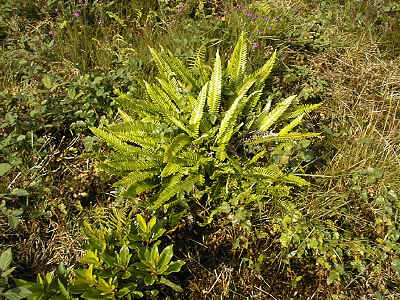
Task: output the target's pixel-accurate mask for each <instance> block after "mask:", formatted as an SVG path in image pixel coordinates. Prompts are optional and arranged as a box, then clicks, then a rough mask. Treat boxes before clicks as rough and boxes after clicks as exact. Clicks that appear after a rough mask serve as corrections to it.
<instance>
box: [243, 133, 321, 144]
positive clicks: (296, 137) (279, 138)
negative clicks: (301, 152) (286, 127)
mask: <svg viewBox="0 0 400 300" xmlns="http://www.w3.org/2000/svg"><path fill="white" fill-rule="evenodd" d="M319 135H320V133H301V132H291V133H288V134H286V135H281V136H278V135H277V134H276V135H270V136H266V137H260V138H257V139H255V140H251V141H248V142H246V144H247V145H255V144H263V143H270V142H285V141H295V140H303V139H307V138H311V137H315V136H319Z"/></svg>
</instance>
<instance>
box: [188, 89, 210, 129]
mask: <svg viewBox="0 0 400 300" xmlns="http://www.w3.org/2000/svg"><path fill="white" fill-rule="evenodd" d="M207 91H208V83H206V84H205V85H204V86H203V88H202V89H201V92H200V94H199V96H198V98H197V103H196V104H195V106H194V109H193V112H192V115H191V117H190V121H189V124H190V125H193V128H194V131H195V133H196V136H198V134H199V127H200V121H201V118H202V117H203V109H204V105H205V103H206V100H207Z"/></svg>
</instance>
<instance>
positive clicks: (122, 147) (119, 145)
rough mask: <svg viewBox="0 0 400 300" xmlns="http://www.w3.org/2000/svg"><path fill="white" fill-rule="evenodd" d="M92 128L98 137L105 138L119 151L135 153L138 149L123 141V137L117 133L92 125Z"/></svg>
mask: <svg viewBox="0 0 400 300" xmlns="http://www.w3.org/2000/svg"><path fill="white" fill-rule="evenodd" d="M90 130H91V131H92V132H93V133H94V134H95V135H97V136H98V137H100V138H102V139H103V140H105V141H106V142H107V143H108V144H109V145H110V146H111V147H113V148H114V149H115V150H117V151H119V152H124V153H135V151H136V150H137V149H138V148H137V147H135V146H131V145H128V144H127V143H124V142H123V141H121V139H119V138H118V137H116V136H115V135H113V134H111V133H109V132H107V131H105V130H102V129H99V128H95V127H90Z"/></svg>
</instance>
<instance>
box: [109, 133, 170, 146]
mask: <svg viewBox="0 0 400 300" xmlns="http://www.w3.org/2000/svg"><path fill="white" fill-rule="evenodd" d="M115 135H116V136H117V137H119V138H120V139H122V140H123V141H126V142H131V143H134V144H136V145H139V146H141V147H143V148H145V149H150V150H156V149H157V148H159V147H160V146H162V144H164V141H163V140H162V139H161V137H160V136H151V135H145V134H142V133H140V132H137V131H136V130H132V131H127V132H118V133H115Z"/></svg>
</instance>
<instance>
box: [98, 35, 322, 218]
mask: <svg viewBox="0 0 400 300" xmlns="http://www.w3.org/2000/svg"><path fill="white" fill-rule="evenodd" d="M150 51H151V53H152V56H153V60H154V62H155V64H156V65H157V68H158V71H159V77H158V78H157V82H158V84H156V83H148V82H144V85H145V89H146V92H147V95H146V96H145V97H144V99H136V98H133V97H131V96H130V95H127V94H123V93H119V98H118V99H117V102H118V103H119V104H120V105H121V106H122V107H123V108H124V110H122V109H120V115H121V117H122V119H123V123H120V124H115V125H111V126H109V127H107V128H105V129H99V128H91V130H92V131H93V132H94V133H95V134H96V135H97V136H99V137H100V138H102V139H104V140H105V141H107V143H108V144H109V145H110V146H112V147H113V148H114V149H115V150H117V152H116V153H114V154H113V155H112V156H111V158H110V159H108V160H106V161H104V162H102V163H100V164H99V166H100V167H102V168H103V169H105V170H106V171H108V172H110V173H112V174H116V175H122V176H123V178H122V179H121V180H119V181H117V182H116V183H115V186H122V187H124V188H125V189H126V190H127V191H126V193H125V196H127V197H132V198H135V197H136V196H137V195H139V194H143V193H144V192H151V193H146V194H143V195H145V197H142V198H144V199H145V200H144V201H143V203H142V205H144V206H147V207H148V208H150V209H152V210H156V209H159V208H164V210H168V209H170V208H171V207H173V206H176V205H178V204H179V205H181V206H183V207H187V206H188V203H189V202H188V199H193V198H194V199H197V200H201V201H203V203H204V202H205V204H212V206H214V207H218V206H220V208H219V209H217V210H215V211H214V212H213V213H212V214H211V216H210V218H212V216H213V215H215V214H216V213H219V212H226V209H224V208H225V207H228V206H230V205H234V206H240V205H248V204H251V203H254V201H259V200H261V199H266V198H268V197H271V196H273V195H287V194H288V191H289V190H290V186H291V185H297V186H306V185H308V182H307V181H305V180H304V179H302V178H300V177H299V176H296V175H294V174H291V173H285V169H286V166H285V163H280V162H274V161H273V159H272V155H271V153H273V151H274V149H275V150H276V149H277V148H283V147H284V148H285V149H292V148H293V145H294V144H295V143H296V142H297V141H299V140H302V139H305V138H309V137H314V136H317V135H318V134H317V133H303V132H300V131H299V132H295V131H293V129H294V128H295V127H296V126H297V125H299V124H300V122H301V120H302V118H303V117H304V115H305V114H306V113H307V112H310V111H312V110H313V109H315V108H317V107H318V106H319V105H320V104H316V105H298V106H295V107H292V108H290V106H293V104H295V103H297V102H298V101H297V100H296V96H290V97H288V98H286V99H284V100H282V101H279V102H278V103H277V104H276V105H275V106H274V107H273V105H272V103H273V100H274V99H273V95H271V94H270V95H269V97H265V96H266V95H268V92H265V91H264V88H265V87H266V84H265V82H266V79H267V78H268V76H269V75H270V73H271V70H272V68H273V65H274V62H275V59H276V52H275V53H274V54H273V55H272V56H271V58H270V59H269V60H268V61H267V62H266V63H265V64H264V65H263V66H262V67H261V68H260V69H258V70H257V71H255V72H253V73H252V74H246V73H245V69H246V63H247V45H246V38H245V34H244V33H242V34H241V36H240V38H239V41H238V42H237V44H236V46H235V49H234V51H233V54H232V56H231V58H230V59H229V62H228V65H227V67H226V68H225V69H223V66H222V62H221V57H220V55H219V52H218V51H217V53H216V56H215V61H214V64H213V67H212V68H211V67H209V66H207V65H205V64H204V62H203V56H204V54H203V52H202V51H198V53H197V55H196V56H195V57H194V59H193V61H192V64H191V66H190V67H186V66H185V65H184V64H183V63H182V62H181V61H180V60H179V59H177V58H176V57H175V56H173V55H172V53H171V52H170V51H166V50H164V49H162V50H161V52H158V51H156V50H155V49H152V48H150ZM287 151H289V150H287ZM289 152H290V151H289ZM292 152H293V151H292ZM289 155H290V153H289ZM187 194H189V195H190V196H191V197H189V198H186V197H185V195H187ZM210 218H209V221H211V219H210Z"/></svg>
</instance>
